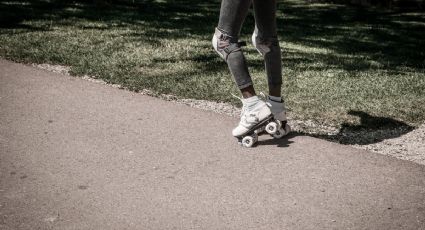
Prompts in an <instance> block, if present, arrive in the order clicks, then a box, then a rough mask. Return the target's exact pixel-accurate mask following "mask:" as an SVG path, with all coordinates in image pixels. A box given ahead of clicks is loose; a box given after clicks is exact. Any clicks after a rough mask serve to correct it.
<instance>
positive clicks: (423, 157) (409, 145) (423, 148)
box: [31, 64, 425, 165]
mask: <svg viewBox="0 0 425 230" xmlns="http://www.w3.org/2000/svg"><path fill="white" fill-rule="evenodd" d="M31 66H33V67H36V68H39V69H43V70H47V71H50V72H54V73H59V74H63V75H67V76H70V69H71V68H70V67H68V66H62V65H51V64H31ZM81 78H82V79H84V80H86V81H90V82H95V83H98V84H103V85H109V86H111V87H114V88H120V89H126V88H125V87H123V86H121V85H118V84H109V83H107V82H105V81H103V80H100V79H96V78H94V77H92V76H87V75H84V76H81ZM139 93H140V94H142V95H148V96H153V97H157V98H160V99H163V100H167V101H173V102H175V103H178V104H184V105H187V106H190V107H193V108H197V109H202V110H206V111H213V112H215V113H219V114H224V115H227V116H231V117H239V114H240V109H239V108H237V107H235V106H233V105H231V104H229V103H223V102H214V101H207V100H196V99H181V98H178V97H176V96H173V95H167V94H157V93H155V92H153V91H150V90H142V91H140V92H139ZM288 123H289V125H290V126H291V128H292V130H293V131H295V132H300V133H302V134H307V135H311V136H315V137H318V138H322V139H326V140H329V141H333V142H337V143H341V139H343V140H344V141H343V142H342V143H343V144H345V145H350V146H352V147H354V148H358V149H363V150H367V151H371V152H375V153H379V154H383V155H388V156H392V157H396V158H398V159H402V160H408V161H412V162H416V163H418V164H422V165H425V123H424V124H422V125H421V126H419V127H417V128H416V129H414V130H412V131H411V130H406V129H403V128H400V129H392V130H375V131H373V132H371V131H370V130H356V131H350V133H342V132H341V128H340V127H332V126H326V125H323V124H319V123H317V122H314V121H312V120H304V121H303V120H295V119H291V117H289V120H288ZM375 136H380V137H382V136H386V137H387V138H382V139H383V140H382V141H379V142H376V143H372V144H352V143H368V140H370V139H371V138H372V139H373V138H374V137H375ZM392 137H394V138H392ZM350 141H351V143H350Z"/></svg>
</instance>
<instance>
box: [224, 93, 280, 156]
mask: <svg viewBox="0 0 425 230" xmlns="http://www.w3.org/2000/svg"><path fill="white" fill-rule="evenodd" d="M235 97H236V96H235ZM239 99H240V100H241V101H242V104H243V107H242V112H241V120H240V122H239V125H238V126H237V127H236V128H234V129H233V131H232V134H233V136H234V137H236V138H237V139H238V142H239V144H241V145H242V146H244V147H247V148H250V147H252V146H253V145H254V144H255V143H256V142H257V141H258V133H260V131H266V132H267V133H269V134H270V135H274V134H276V132H277V131H278V130H279V129H281V126H280V125H281V122H280V121H278V120H276V119H275V118H274V116H273V114H272V112H271V111H270V108H269V107H268V106H267V105H266V103H265V102H264V101H262V100H261V99H259V98H258V96H253V97H250V98H247V99H242V98H239Z"/></svg>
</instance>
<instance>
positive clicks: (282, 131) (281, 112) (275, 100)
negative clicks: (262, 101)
mask: <svg viewBox="0 0 425 230" xmlns="http://www.w3.org/2000/svg"><path fill="white" fill-rule="evenodd" d="M266 103H267V105H268V106H269V107H270V110H271V113H272V114H273V117H274V119H276V120H277V121H278V122H280V128H279V129H278V130H277V131H276V133H274V134H273V135H272V136H273V137H274V138H276V139H279V138H282V137H283V136H286V135H288V133H290V132H291V127H290V126H289V125H288V120H287V118H286V109H285V104H284V102H283V100H282V98H281V97H273V96H267V100H266Z"/></svg>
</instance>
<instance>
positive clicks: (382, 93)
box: [0, 0, 425, 127]
mask: <svg viewBox="0 0 425 230" xmlns="http://www.w3.org/2000/svg"><path fill="white" fill-rule="evenodd" d="M84 2H85V1H41V0H38V1H35V0H34V1H12V0H9V1H0V56H1V57H3V58H6V59H10V60H14V61H18V62H27V63H51V64H61V65H68V66H71V71H72V73H73V74H75V75H84V74H88V75H93V76H96V77H97V78H101V79H104V80H105V81H107V82H110V83H118V84H121V85H123V86H125V87H127V88H129V89H131V90H135V91H138V90H141V89H151V90H153V91H155V92H157V93H165V94H173V95H176V96H178V97H182V98H195V99H207V100H215V101H225V102H231V103H234V104H237V103H238V102H237V101H236V100H235V99H234V98H233V97H232V96H231V93H237V88H236V87H235V85H234V82H233V79H232V78H231V76H230V73H229V71H228V69H227V65H226V64H225V63H224V62H223V61H222V60H221V59H220V58H219V57H218V56H217V55H216V54H215V53H214V52H213V49H212V47H211V43H210V39H211V36H212V33H213V32H214V27H215V26H216V24H217V22H218V14H219V5H220V2H219V1H211V0H208V1H194V0H187V1H183V0H174V1H165V0H164V1H147V2H146V1H145V2H138V1H135V3H133V1H129V3H126V2H125V1H121V3H119V4H118V3H117V4H114V5H112V6H110V7H102V8H100V7H96V6H93V5H90V4H86V3H84ZM253 24H254V21H253V16H252V14H250V15H249V16H248V18H247V19H246V21H245V25H244V28H243V30H242V33H241V35H242V38H241V39H242V40H245V41H249V38H250V35H251V33H252V30H253ZM278 27H279V31H278V32H279V38H280V40H281V47H282V51H283V60H282V63H283V68H284V89H283V94H284V95H285V98H286V102H287V106H288V108H289V110H290V116H291V117H292V118H294V119H300V120H307V119H309V120H314V121H317V122H319V123H324V124H327V125H333V126H341V125H344V124H345V125H347V124H351V125H356V124H357V125H360V126H361V125H363V126H365V127H369V126H371V125H370V124H368V123H367V122H365V123H361V122H363V121H361V119H360V118H359V116H357V115H356V114H358V111H360V112H361V113H362V114H368V115H370V116H373V117H374V118H375V119H376V118H382V119H381V120H382V121H392V120H393V121H396V120H398V121H400V122H395V123H397V124H404V123H405V124H408V125H413V126H416V125H419V124H421V123H423V122H424V120H425V111H424V107H425V106H424V105H425V68H424V67H425V61H424V60H425V39H424V35H425V13H423V12H422V13H421V12H401V11H400V12H397V11H378V10H373V9H371V10H366V9H361V8H353V7H349V6H344V5H336V4H317V3H316V4H312V3H307V1H301V0H284V1H282V2H280V3H279V11H278ZM244 52H245V54H246V57H247V59H248V63H249V66H250V71H251V74H252V75H253V77H254V82H255V86H256V88H257V91H263V92H267V82H266V79H265V73H264V69H263V63H262V58H261V57H260V56H259V55H258V53H257V52H256V51H255V50H254V48H253V47H252V46H248V47H246V48H245V49H244ZM353 111H355V112H353ZM356 111H357V112H356ZM378 120H379V119H378ZM390 123H391V122H390ZM384 125H385V124H384Z"/></svg>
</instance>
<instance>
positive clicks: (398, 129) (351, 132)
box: [312, 110, 414, 145]
mask: <svg viewBox="0 0 425 230" xmlns="http://www.w3.org/2000/svg"><path fill="white" fill-rule="evenodd" d="M348 114H349V115H353V116H358V117H359V118H360V123H359V124H350V123H343V124H342V125H341V129H340V130H339V132H338V133H337V134H335V135H312V136H314V137H318V138H322V139H326V140H330V141H334V142H338V143H340V144H350V145H352V144H358V145H367V144H373V143H377V142H381V141H383V140H386V139H391V138H396V137H399V136H401V135H403V134H406V133H408V132H410V131H412V130H413V129H414V127H413V126H411V125H408V124H406V123H404V122H402V121H398V120H395V119H393V118H388V117H378V116H372V115H370V114H368V113H366V112H363V111H357V110H351V111H349V112H348Z"/></svg>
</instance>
